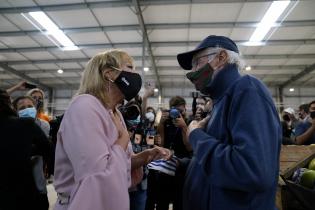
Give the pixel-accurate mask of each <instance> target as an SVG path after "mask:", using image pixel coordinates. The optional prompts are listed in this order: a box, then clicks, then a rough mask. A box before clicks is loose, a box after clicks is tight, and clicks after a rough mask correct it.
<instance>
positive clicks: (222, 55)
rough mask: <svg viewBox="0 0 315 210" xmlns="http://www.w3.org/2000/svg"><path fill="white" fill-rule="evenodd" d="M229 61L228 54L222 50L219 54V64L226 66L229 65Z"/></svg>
mask: <svg viewBox="0 0 315 210" xmlns="http://www.w3.org/2000/svg"><path fill="white" fill-rule="evenodd" d="M227 59H228V54H227V52H226V51H225V50H222V51H221V52H220V53H219V64H220V65H225V63H227Z"/></svg>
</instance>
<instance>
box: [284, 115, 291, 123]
mask: <svg viewBox="0 0 315 210" xmlns="http://www.w3.org/2000/svg"><path fill="white" fill-rule="evenodd" d="M282 119H283V120H284V121H287V122H290V117H289V115H287V114H285V115H283V116H282Z"/></svg>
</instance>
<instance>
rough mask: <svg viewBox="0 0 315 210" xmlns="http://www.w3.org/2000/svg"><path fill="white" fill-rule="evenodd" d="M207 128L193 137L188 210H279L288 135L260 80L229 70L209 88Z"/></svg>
mask: <svg viewBox="0 0 315 210" xmlns="http://www.w3.org/2000/svg"><path fill="white" fill-rule="evenodd" d="M209 93H210V94H211V97H212V98H213V100H214V108H213V111H212V115H211V118H210V120H209V122H208V125H207V127H206V128H205V129H204V130H203V129H195V130H194V131H192V132H191V134H190V136H189V141H190V143H191V145H192V147H193V150H194V156H193V158H192V161H191V163H190V165H189V167H188V169H187V173H186V179H185V184H184V192H183V206H184V209H185V210H244V209H246V210H249V209H251V210H274V209H276V208H275V195H276V187H277V181H278V172H279V153H280V148H281V138H282V130H281V126H280V120H279V117H278V114H277V110H276V108H275V106H274V103H273V100H272V97H271V95H270V93H269V91H268V90H267V88H266V87H265V85H263V84H262V83H261V82H260V81H259V80H257V79H256V78H254V77H252V76H249V75H246V76H241V75H240V74H239V72H238V70H237V68H236V66H235V65H227V66H226V67H225V68H224V69H222V70H221V71H220V72H219V73H218V74H217V75H216V77H215V79H214V80H213V81H212V82H211V84H210V85H209Z"/></svg>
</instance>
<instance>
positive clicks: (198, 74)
mask: <svg viewBox="0 0 315 210" xmlns="http://www.w3.org/2000/svg"><path fill="white" fill-rule="evenodd" d="M213 71H214V70H213V68H212V67H211V66H210V64H209V63H206V64H205V65H204V66H202V67H201V68H200V69H198V70H197V71H192V72H189V73H187V74H186V77H187V78H188V79H189V80H190V81H191V82H192V83H193V84H194V85H195V88H196V90H199V91H200V92H201V93H202V94H205V95H207V94H208V91H207V85H209V84H210V82H211V80H212V74H213Z"/></svg>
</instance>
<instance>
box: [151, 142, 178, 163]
mask: <svg viewBox="0 0 315 210" xmlns="http://www.w3.org/2000/svg"><path fill="white" fill-rule="evenodd" d="M146 151H147V152H148V155H147V158H146V163H147V164H148V163H150V162H151V161H153V160H159V159H164V160H169V159H171V157H172V155H173V153H172V152H171V150H169V149H166V148H163V147H159V146H155V147H154V148H152V149H148V150H146Z"/></svg>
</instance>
